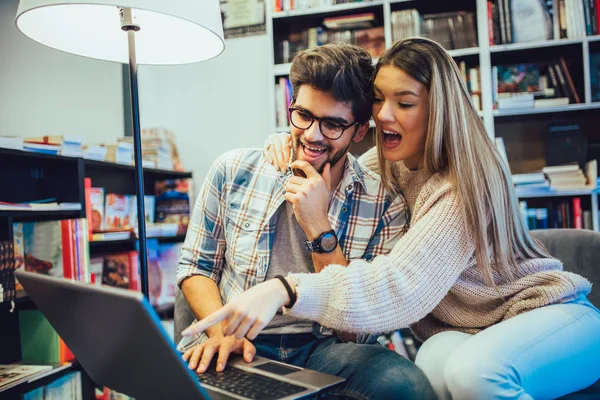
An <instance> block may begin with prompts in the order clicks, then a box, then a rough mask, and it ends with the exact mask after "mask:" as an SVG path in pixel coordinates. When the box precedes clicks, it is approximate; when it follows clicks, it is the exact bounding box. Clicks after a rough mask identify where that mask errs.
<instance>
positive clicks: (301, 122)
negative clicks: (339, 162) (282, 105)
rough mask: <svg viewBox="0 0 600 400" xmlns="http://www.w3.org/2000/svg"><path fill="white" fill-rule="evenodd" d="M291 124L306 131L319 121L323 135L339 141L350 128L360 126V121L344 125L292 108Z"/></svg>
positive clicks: (290, 109)
mask: <svg viewBox="0 0 600 400" xmlns="http://www.w3.org/2000/svg"><path fill="white" fill-rule="evenodd" d="M289 112H290V122H291V123H292V125H294V126H295V127H296V128H298V129H302V130H306V129H308V128H310V127H311V126H312V124H313V123H314V122H315V120H317V121H319V129H320V130H321V134H322V135H323V136H325V137H326V138H328V139H331V140H338V139H339V138H340V137H342V135H343V134H344V131H345V130H346V129H348V128H352V127H353V126H354V125H357V124H358V121H356V122H354V123H353V124H350V125H343V124H340V123H339V122H337V121H334V120H332V119H330V118H319V117H315V116H314V115H312V114H311V113H309V112H308V111H306V110H302V109H300V108H296V107H290V108H289Z"/></svg>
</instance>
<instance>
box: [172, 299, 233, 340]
mask: <svg viewBox="0 0 600 400" xmlns="http://www.w3.org/2000/svg"><path fill="white" fill-rule="evenodd" d="M228 316H229V310H228V309H227V306H225V307H223V308H221V309H220V310H218V311H215V312H214V313H212V314H210V315H209V316H208V317H206V318H203V319H201V320H200V321H198V322H196V323H195V324H193V325H191V326H189V327H188V328H186V329H185V330H184V331H183V332H181V335H182V336H194V335H196V334H198V333H202V332H204V331H205V330H207V329H208V328H210V327H211V326H213V325H215V324H218V323H219V322H221V321H223V320H224V319H227V317H228Z"/></svg>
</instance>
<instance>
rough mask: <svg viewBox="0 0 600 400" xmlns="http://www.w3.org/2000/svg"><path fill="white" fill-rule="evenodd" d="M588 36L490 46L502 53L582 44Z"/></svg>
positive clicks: (496, 51)
mask: <svg viewBox="0 0 600 400" xmlns="http://www.w3.org/2000/svg"><path fill="white" fill-rule="evenodd" d="M585 40H586V38H577V39H556V40H542V41H537V42H523V43H510V44H499V45H495V46H490V52H491V53H501V52H507V51H519V50H528V49H540V48H546V47H555V46H568V45H571V44H582V43H583V42H584V41H585Z"/></svg>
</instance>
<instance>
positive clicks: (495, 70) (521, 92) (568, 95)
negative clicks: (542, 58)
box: [492, 57, 581, 110]
mask: <svg viewBox="0 0 600 400" xmlns="http://www.w3.org/2000/svg"><path fill="white" fill-rule="evenodd" d="M542 71H543V72H544V73H542ZM492 101H493V102H494V107H495V108H496V109H498V110H510V109H522V108H532V109H533V108H546V107H561V106H566V105H568V104H576V103H581V97H580V96H579V93H578V92H577V89H576V88H575V85H574V83H573V79H572V77H571V74H570V72H569V69H568V67H567V61H566V60H565V59H564V58H563V57H560V58H558V59H556V60H550V61H548V62H546V63H543V64H510V65H497V66H494V67H492Z"/></svg>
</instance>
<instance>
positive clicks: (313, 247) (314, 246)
mask: <svg viewBox="0 0 600 400" xmlns="http://www.w3.org/2000/svg"><path fill="white" fill-rule="evenodd" d="M304 243H305V244H306V248H307V249H308V250H309V251H312V252H313V253H331V252H332V251H333V250H335V248H336V247H337V244H338V239H337V236H336V235H335V231H334V230H333V229H332V230H330V231H327V232H323V233H321V234H320V235H319V237H318V238H316V239H315V240H312V241H310V240H308V239H307V240H306V241H305V242H304Z"/></svg>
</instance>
